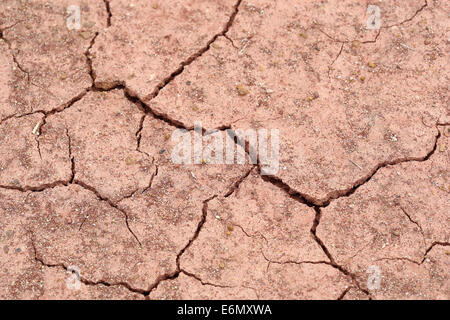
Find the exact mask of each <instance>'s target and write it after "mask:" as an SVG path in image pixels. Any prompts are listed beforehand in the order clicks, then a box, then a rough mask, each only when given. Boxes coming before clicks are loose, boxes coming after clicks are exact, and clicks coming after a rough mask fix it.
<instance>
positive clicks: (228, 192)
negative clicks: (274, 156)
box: [224, 166, 256, 198]
mask: <svg viewBox="0 0 450 320" xmlns="http://www.w3.org/2000/svg"><path fill="white" fill-rule="evenodd" d="M255 167H256V166H252V167H251V168H250V170H248V171H247V172H246V173H245V174H244V175H243V176H242V177H240V178H239V179H238V180H237V181H236V182H235V183H233V184H232V185H231V187H230V189H229V190H228V191H227V192H226V193H225V195H224V197H225V198H228V197H229V196H231V195H232V194H233V193H234V192H235V191H236V190H237V189H239V186H240V185H241V183H242V182H243V181H244V180H245V179H246V178H247V177H248V176H249V175H250V173H251V172H252V171H253V169H255Z"/></svg>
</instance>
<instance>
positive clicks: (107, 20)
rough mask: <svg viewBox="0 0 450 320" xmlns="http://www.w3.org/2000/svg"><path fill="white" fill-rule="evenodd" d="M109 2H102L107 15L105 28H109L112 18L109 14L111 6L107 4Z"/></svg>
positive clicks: (105, 0) (104, 0)
mask: <svg viewBox="0 0 450 320" xmlns="http://www.w3.org/2000/svg"><path fill="white" fill-rule="evenodd" d="M109 1H110V0H103V2H104V3H105V8H106V14H107V16H108V17H107V18H106V26H107V27H110V26H111V18H112V13H111V6H110V4H109Z"/></svg>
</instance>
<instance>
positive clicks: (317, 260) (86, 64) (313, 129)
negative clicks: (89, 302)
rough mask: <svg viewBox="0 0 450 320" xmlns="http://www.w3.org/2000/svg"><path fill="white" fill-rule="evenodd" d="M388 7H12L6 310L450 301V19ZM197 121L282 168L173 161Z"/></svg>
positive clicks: (414, 5) (243, 2)
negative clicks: (70, 18) (180, 135)
mask: <svg viewBox="0 0 450 320" xmlns="http://www.w3.org/2000/svg"><path fill="white" fill-rule="evenodd" d="M74 4H75V5H78V6H79V7H80V9H81V23H82V24H81V29H80V30H68V28H67V27H66V19H67V14H66V8H67V7H68V6H69V5H74ZM369 4H371V3H370V2H369V1H358V2H356V1H350V0H345V1H341V0H340V1H338V0H328V1H320V2H318V1H294V0H287V1H276V2H275V1H271V0H255V1H247V0H220V1H219V0H195V1H183V0H174V1H165V0H155V1H147V0H133V1H128V0H127V1H126V0H104V1H102V0H63V1H56V0H52V1H48V0H45V1H43V0H34V1H26V0H3V1H1V3H0V38H1V39H0V249H1V250H0V269H1V273H0V298H2V299H449V298H450V287H449V270H450V269H449V264H450V260H449V254H450V251H449V250H450V248H449V244H450V228H449V226H450V219H449V215H448V213H449V200H450V198H449V192H450V182H449V143H450V139H449V136H450V112H449V101H450V100H449V94H448V92H449V91H448V86H449V68H448V65H449V60H448V59H449V58H448V52H449V44H450V33H449V32H450V25H449V18H448V13H449V12H450V3H449V2H447V1H437V0H436V1H435V0H426V1H424V0H407V1H402V2H401V3H399V2H398V1H383V2H381V1H380V2H378V1H376V5H378V6H379V7H380V9H381V22H382V23H381V28H380V29H379V30H367V29H366V27H365V26H366V21H367V19H368V15H367V13H366V9H367V6H368V5H369ZM237 86H238V87H240V88H245V92H244V94H242V92H239V90H237ZM195 121H201V122H202V124H203V126H204V127H205V128H206V129H217V130H225V129H231V130H235V129H239V128H243V129H246V128H278V129H279V130H280V138H279V139H280V152H279V154H280V170H279V171H278V173H276V174H274V175H271V176H265V175H262V174H261V168H260V166H259V165H250V164H246V165H239V164H234V165H210V164H204V165H175V164H173V163H172V162H171V158H170V152H171V150H172V149H173V147H174V143H173V142H172V141H171V140H170V136H171V134H172V132H173V131H174V130H175V129H178V128H184V129H187V130H192V129H193V127H194V122H195ZM237 148H241V146H239V145H238V146H237ZM373 266H375V267H376V268H378V269H379V271H380V283H379V286H378V287H376V288H374V287H373V286H371V285H370V281H368V280H370V279H369V278H370V276H371V274H370V273H369V272H368V271H369V270H370V268H373ZM73 267H76V268H78V269H79V270H80V281H81V284H80V288H79V289H78V290H73V289H70V288H68V285H67V279H68V277H69V274H68V273H67V271H70V270H71V269H72V268H73Z"/></svg>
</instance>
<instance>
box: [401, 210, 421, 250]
mask: <svg viewBox="0 0 450 320" xmlns="http://www.w3.org/2000/svg"><path fill="white" fill-rule="evenodd" d="M398 206H399V207H400V210H401V211H402V212H403V213H404V214H405V216H406V217H407V218H408V220H409V221H411V222H412V223H413V224H415V225H416V226H417V228H419V230H420V233H421V234H422V237H423V238H424V241H425V234H424V233H423V229H422V226H421V225H420V224H419V223H418V222H417V221H415V220H413V219H412V218H411V216H410V215H409V213H408V212H406V210H405V209H404V208H403V207H402V206H401V205H398Z"/></svg>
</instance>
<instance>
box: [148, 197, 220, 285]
mask: <svg viewBox="0 0 450 320" xmlns="http://www.w3.org/2000/svg"><path fill="white" fill-rule="evenodd" d="M216 197H217V195H214V196H212V197H210V198H208V199H206V200H204V201H203V208H202V216H201V218H200V221H199V222H198V225H197V228H196V230H195V232H194V235H193V236H192V237H191V238H190V239H189V241H188V243H187V244H186V245H185V246H184V248H182V249H181V250H180V252H178V254H177V257H176V259H175V262H176V270H175V271H174V272H172V273H169V274H164V275H161V276H159V277H158V278H157V279H156V281H155V282H154V283H153V284H152V285H151V286H150V289H149V290H148V294H150V293H151V292H152V291H153V290H155V289H156V288H158V286H159V284H160V283H161V282H163V281H166V280H173V279H176V278H178V276H179V275H180V273H181V272H185V273H186V271H184V270H182V269H181V266H180V259H181V256H182V255H183V254H184V252H185V251H186V250H187V249H189V247H190V246H191V245H192V243H193V242H194V241H195V240H196V239H197V237H198V235H199V234H200V231H201V230H202V227H203V225H204V224H205V222H206V217H207V215H208V202H209V201H211V200H212V199H214V198H216Z"/></svg>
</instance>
